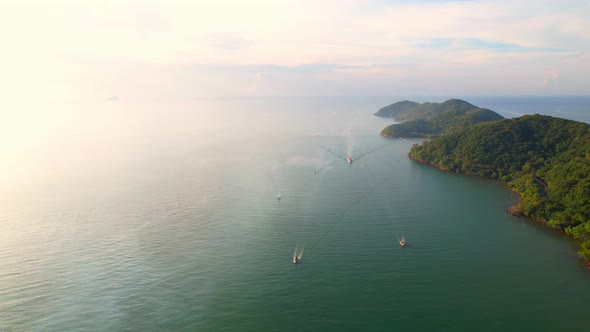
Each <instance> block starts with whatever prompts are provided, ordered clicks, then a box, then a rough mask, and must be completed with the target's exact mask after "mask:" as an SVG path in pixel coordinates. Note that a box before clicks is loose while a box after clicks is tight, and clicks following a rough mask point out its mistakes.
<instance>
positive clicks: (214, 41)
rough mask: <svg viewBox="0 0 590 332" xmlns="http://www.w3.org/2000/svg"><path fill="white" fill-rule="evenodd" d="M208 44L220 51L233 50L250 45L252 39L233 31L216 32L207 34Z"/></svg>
mask: <svg viewBox="0 0 590 332" xmlns="http://www.w3.org/2000/svg"><path fill="white" fill-rule="evenodd" d="M209 45H210V46H211V47H214V48H217V49H220V50H222V51H228V52H233V51H237V50H239V49H242V48H247V47H250V46H251V45H252V41H251V40H248V39H245V38H242V37H240V36H239V35H237V34H235V33H228V32H218V33H214V34H211V35H210V36H209Z"/></svg>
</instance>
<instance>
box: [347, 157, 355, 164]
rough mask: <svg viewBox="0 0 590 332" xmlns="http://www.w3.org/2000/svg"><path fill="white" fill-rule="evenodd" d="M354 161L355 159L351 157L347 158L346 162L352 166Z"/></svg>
mask: <svg viewBox="0 0 590 332" xmlns="http://www.w3.org/2000/svg"><path fill="white" fill-rule="evenodd" d="M353 160H354V159H352V157H350V156H348V157H346V161H348V163H349V164H352V161H353Z"/></svg>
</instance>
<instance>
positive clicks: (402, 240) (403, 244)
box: [399, 235, 406, 247]
mask: <svg viewBox="0 0 590 332" xmlns="http://www.w3.org/2000/svg"><path fill="white" fill-rule="evenodd" d="M399 245H400V246H402V247H405V246H406V238H405V237H404V236H403V235H402V238H401V240H399Z"/></svg>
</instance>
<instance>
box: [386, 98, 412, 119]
mask: <svg viewBox="0 0 590 332" xmlns="http://www.w3.org/2000/svg"><path fill="white" fill-rule="evenodd" d="M418 105H420V104H419V103H417V102H414V101H409V100H402V101H398V102H397V103H395V104H391V105H389V106H386V107H383V108H381V109H380V110H378V111H377V113H375V115H376V116H380V117H384V118H396V117H398V116H399V115H400V114H402V113H404V112H406V111H407V110H409V109H411V108H414V107H416V106H418Z"/></svg>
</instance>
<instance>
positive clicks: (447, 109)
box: [381, 99, 503, 138]
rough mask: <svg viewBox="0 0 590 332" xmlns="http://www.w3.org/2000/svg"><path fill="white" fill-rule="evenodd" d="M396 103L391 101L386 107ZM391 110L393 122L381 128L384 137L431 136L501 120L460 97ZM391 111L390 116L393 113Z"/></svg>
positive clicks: (497, 115) (494, 113)
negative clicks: (442, 101) (395, 122)
mask: <svg viewBox="0 0 590 332" xmlns="http://www.w3.org/2000/svg"><path fill="white" fill-rule="evenodd" d="M394 105H397V103H396V104H393V105H390V106H394ZM396 110H397V111H396V112H391V113H390V114H392V116H393V117H394V118H395V119H396V120H397V121H403V122H402V123H397V124H393V125H391V126H388V127H386V128H385V129H383V130H382V131H381V135H383V136H388V137H426V138H433V137H437V136H440V135H446V134H449V133H452V132H454V131H457V130H461V129H465V128H467V127H469V126H471V125H474V124H476V123H480V122H487V121H496V120H501V119H503V117H502V116H501V115H499V114H498V113H496V112H494V111H491V110H488V109H485V108H479V107H477V106H474V105H472V104H470V103H468V102H466V101H464V100H460V99H449V100H447V101H445V102H444V103H424V104H419V105H416V106H414V107H412V108H409V109H405V110H403V111H402V110H401V108H397V109H396ZM393 114H394V115H393Z"/></svg>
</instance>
